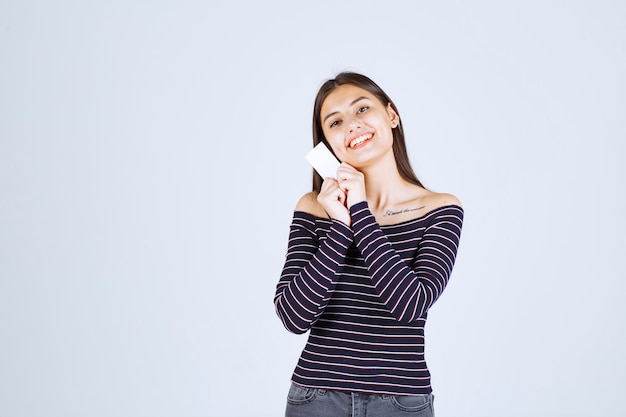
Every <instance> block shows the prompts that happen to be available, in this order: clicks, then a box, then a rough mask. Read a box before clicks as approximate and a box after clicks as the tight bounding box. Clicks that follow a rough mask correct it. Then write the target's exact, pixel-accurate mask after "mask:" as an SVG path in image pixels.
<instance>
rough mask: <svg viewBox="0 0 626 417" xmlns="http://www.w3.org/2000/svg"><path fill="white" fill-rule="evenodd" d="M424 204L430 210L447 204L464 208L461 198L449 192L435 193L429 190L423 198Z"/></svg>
mask: <svg viewBox="0 0 626 417" xmlns="http://www.w3.org/2000/svg"><path fill="white" fill-rule="evenodd" d="M423 201H424V204H425V205H426V206H427V207H428V208H429V211H432V210H436V209H438V208H441V207H445V206H458V207H460V208H463V206H462V205H461V200H459V199H458V198H457V197H456V196H454V195H452V194H448V193H435V192H432V191H431V192H429V193H428V194H427V195H426V196H424V198H423Z"/></svg>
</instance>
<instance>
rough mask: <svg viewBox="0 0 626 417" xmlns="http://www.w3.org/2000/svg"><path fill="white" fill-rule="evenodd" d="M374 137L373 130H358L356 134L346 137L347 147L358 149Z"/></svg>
mask: <svg viewBox="0 0 626 417" xmlns="http://www.w3.org/2000/svg"><path fill="white" fill-rule="evenodd" d="M373 137H374V132H360V133H359V134H357V135H353V136H351V137H350V138H349V139H348V142H347V145H346V146H347V147H348V149H358V148H360V147H362V146H364V145H365V144H367V143H368V142H369V141H370V140H372V138H373Z"/></svg>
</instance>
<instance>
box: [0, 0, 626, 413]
mask: <svg viewBox="0 0 626 417" xmlns="http://www.w3.org/2000/svg"><path fill="white" fill-rule="evenodd" d="M220 3H221V4H220ZM625 22H626V3H624V2H623V1H618V0H615V1H608V0H604V1H603V0H594V1H591V0H589V1H565V0H564V1H538V0H530V1H529V0H526V1H507V2H503V1H495V0H493V1H486V0H478V1H471V2H470V1H382V0H381V1H376V2H373V1H358V2H357V1H341V0H334V1H326V0H322V1H315V2H301V1H286V0H285V1H248V2H238V1H229V2H210V1H176V2H174V1H171V2H165V1H100V2H94V1H92V2H89V1H54V2H53V1H41V0H39V1H37V0H35V1H17V0H15V1H10V0H2V1H1V2H0V60H1V62H0V279H1V281H0V337H1V343H0V415H2V416H11V417H22V416H33V417H34V416H59V417H61V416H62V417H71V416H81V417H82V416H94V417H99V416H102V417H104V416H107V417H108V416H120V417H125V416H150V417H160V416H163V417H174V416H175V417H193V416H268V417H269V416H279V415H282V414H283V410H284V405H285V398H286V394H287V389H288V386H289V378H290V376H291V372H292V370H293V368H294V366H295V363H296V361H297V357H298V355H299V353H300V349H301V348H302V346H303V345H304V342H305V336H296V335H291V334H289V333H287V331H286V330H284V329H283V328H282V325H281V323H280V321H279V320H278V318H277V317H276V316H275V313H274V309H273V304H272V297H273V295H274V287H275V285H276V282H277V281H278V277H279V274H280V269H281V267H282V262H283V257H284V254H285V250H286V243H287V242H286V238H287V233H288V227H289V223H290V221H291V215H292V210H293V208H294V207H295V203H296V201H297V200H298V198H299V196H300V195H301V194H303V193H304V192H306V191H308V189H309V184H310V172H311V171H310V168H309V167H308V166H307V164H306V161H305V160H304V154H305V153H306V152H307V151H308V150H309V148H310V147H311V142H312V140H311V133H310V130H311V126H310V124H311V111H312V106H313V99H314V96H315V94H316V92H317V88H318V87H319V86H320V84H321V83H322V82H323V81H324V80H326V79H327V78H331V77H332V76H333V75H334V74H336V73H337V72H338V71H341V70H355V71H359V72H362V73H364V74H366V75H368V76H370V77H371V78H373V79H374V80H375V81H376V82H377V83H378V84H380V85H381V87H383V89H385V90H386V91H387V93H388V94H389V95H390V96H391V97H392V99H393V100H394V101H395V102H396V104H397V105H398V107H399V110H400V115H401V117H402V118H403V122H404V126H405V131H406V134H407V141H408V147H409V151H410V154H411V159H412V161H413V164H414V167H415V169H416V171H417V173H418V176H419V177H420V178H421V179H422V180H423V182H424V183H425V184H426V185H427V186H428V187H429V188H431V189H433V190H435V191H445V192H450V193H453V194H455V195H457V196H458V197H459V198H460V199H461V200H462V202H463V204H464V207H465V212H466V220H465V226H464V232H463V237H462V243H461V248H460V252H459V256H458V259H457V265H456V268H455V270H454V273H453V276H452V280H451V282H450V285H449V287H448V289H447V290H446V292H445V293H444V294H443V296H442V298H441V299H440V301H439V302H438V303H437V304H436V305H435V306H434V307H433V308H432V310H431V314H430V319H429V324H428V326H427V359H428V361H429V366H430V368H431V372H432V374H433V381H432V382H433V386H434V390H435V395H436V409H437V416H438V417H461V416H467V417H472V416H476V417H490V416H494V417H495V416H498V417H503V416H511V417H513V416H528V415H532V416H537V417H541V416H551V417H552V416H568V417H570V416H590V415H593V416H595V417H603V416H607V417H608V416H611V417H612V416H618V415H624V414H625V413H626V405H625V403H624V401H623V399H622V398H623V393H624V389H625V388H626V376H625V375H626V360H625V359H624V352H626V342H625V341H624V340H625V338H624V335H623V333H624V331H625V330H626V326H625V318H626V309H625V307H624V300H625V299H626V285H625V284H624V281H625V279H626V268H625V263H624V255H626V250H625V249H626V246H625V244H624V236H625V233H626V221H625V220H624V215H625V214H626V192H625V189H626V188H625V187H624V180H625V179H626V169H625V163H624V159H625V156H626V152H625V151H624V144H625V140H626V121H625V120H626V118H625V116H626V24H625Z"/></svg>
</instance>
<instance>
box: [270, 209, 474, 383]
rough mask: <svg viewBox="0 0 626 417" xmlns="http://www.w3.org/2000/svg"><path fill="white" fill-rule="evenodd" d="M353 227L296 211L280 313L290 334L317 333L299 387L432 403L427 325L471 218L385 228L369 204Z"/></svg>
mask: <svg viewBox="0 0 626 417" xmlns="http://www.w3.org/2000/svg"><path fill="white" fill-rule="evenodd" d="M350 215H351V218H352V228H350V227H348V226H347V225H345V224H344V223H342V222H340V221H337V220H332V219H326V218H320V217H316V216H313V215H311V214H309V213H305V212H301V211H295V212H294V216H293V220H292V223H291V226H290V232H289V243H288V248H287V255H286V260H285V265H284V268H283V271H282V275H281V277H280V280H279V282H278V285H277V286H276V294H275V297H274V304H275V307H276V312H277V313H278V316H279V317H280V318H281V320H282V322H283V324H284V326H285V327H286V328H287V329H288V330H289V331H291V332H294V333H305V332H306V331H309V330H310V333H309V338H308V341H307V343H306V346H305V347H304V349H303V351H302V354H301V356H300V359H299V361H298V364H297V366H296V369H295V371H294V373H293V376H292V381H293V382H295V383H297V384H300V385H303V386H307V387H314V388H324V389H334V390H343V391H353V392H364V393H378V394H391V395H415V394H429V393H430V392H431V391H432V389H431V385H430V373H429V371H428V368H427V366H426V362H425V360H424V325H425V323H426V317H427V312H428V309H429V308H430V306H432V304H433V303H434V302H435V301H436V300H437V298H438V297H439V296H440V295H441V293H442V292H443V290H444V288H445V287H446V284H447V283H448V280H449V278H450V273H451V272H452V267H453V265H454V260H455V257H456V253H457V248H458V244H459V239H460V235H461V227H462V224H463V209H462V208H461V207H459V206H456V205H449V206H444V207H440V208H437V209H435V210H432V211H431V212H429V213H427V214H425V215H424V216H422V217H419V218H416V219H413V220H408V221H404V222H401V223H398V224H394V225H384V226H380V225H379V224H378V223H377V222H376V219H375V218H374V216H373V215H372V213H371V211H370V210H369V207H368V204H367V202H360V203H357V204H355V205H353V206H352V207H351V208H350Z"/></svg>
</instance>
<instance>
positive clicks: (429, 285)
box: [350, 202, 463, 323]
mask: <svg viewBox="0 0 626 417" xmlns="http://www.w3.org/2000/svg"><path fill="white" fill-rule="evenodd" d="M350 214H351V215H352V225H353V229H354V240H355V243H356V246H357V248H358V249H359V251H360V252H361V253H362V254H363V257H364V258H365V263H366V264H367V267H368V270H369V272H370V275H371V278H372V283H373V284H374V287H375V288H376V291H377V292H378V294H379V295H380V298H381V300H382V301H383V302H384V303H385V305H386V307H387V309H388V310H389V312H390V313H391V314H392V315H393V316H394V317H395V318H396V319H397V320H398V321H400V322H403V323H410V322H412V321H414V320H416V319H419V318H420V317H423V316H424V314H425V313H426V312H427V311H428V309H429V308H430V307H431V306H432V305H433V303H434V302H435V301H436V300H437V298H439V296H440V295H441V293H442V292H443V290H444V288H445V287H446V285H447V283H448V280H449V278H450V274H451V272H452V267H453V266H454V261H455V258H456V254H457V249H458V245H459V239H460V236H461V228H462V224H463V210H462V209H461V208H460V207H458V206H447V207H442V208H439V209H436V210H433V212H432V213H431V214H430V215H429V217H430V218H429V221H428V224H427V226H426V230H425V231H424V234H423V236H422V239H421V240H420V242H419V244H418V249H417V256H416V257H415V259H414V261H413V265H411V266H409V265H407V263H406V262H405V261H403V260H402V258H400V256H399V255H398V254H397V253H396V251H395V250H394V248H393V246H392V245H391V243H389V241H388V240H387V237H386V236H385V235H384V234H383V232H382V230H381V229H380V226H379V225H378V223H377V222H376V220H375V218H374V216H373V215H372V213H371V212H370V210H369V207H368V205H367V203H366V202H361V203H357V204H355V205H354V206H352V207H351V208H350Z"/></svg>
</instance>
